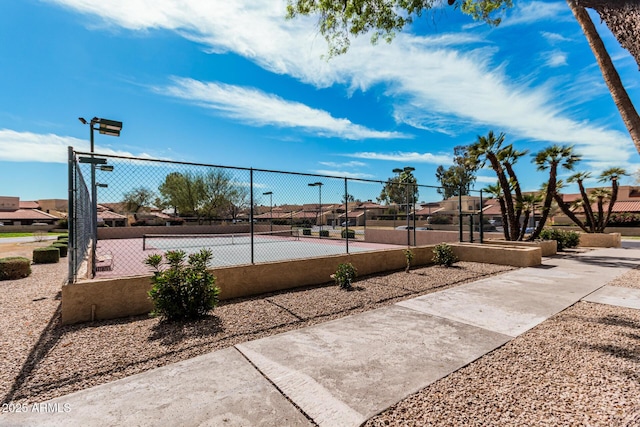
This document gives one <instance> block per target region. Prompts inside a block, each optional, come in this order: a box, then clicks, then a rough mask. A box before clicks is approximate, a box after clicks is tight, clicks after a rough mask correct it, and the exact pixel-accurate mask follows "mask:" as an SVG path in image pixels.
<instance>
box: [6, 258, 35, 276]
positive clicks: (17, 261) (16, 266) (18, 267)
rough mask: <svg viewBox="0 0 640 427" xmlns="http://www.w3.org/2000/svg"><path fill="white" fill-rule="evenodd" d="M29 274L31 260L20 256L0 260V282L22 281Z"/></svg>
mask: <svg viewBox="0 0 640 427" xmlns="http://www.w3.org/2000/svg"><path fill="white" fill-rule="evenodd" d="M30 274H31V260H29V258H24V257H20V256H14V257H8V258H0V280H15V279H22V278H23V277H27V276H28V275H30Z"/></svg>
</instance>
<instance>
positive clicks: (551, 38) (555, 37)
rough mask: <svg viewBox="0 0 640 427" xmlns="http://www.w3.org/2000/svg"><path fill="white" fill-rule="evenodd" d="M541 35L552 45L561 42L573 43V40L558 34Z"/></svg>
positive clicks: (545, 33) (542, 33) (546, 32)
mask: <svg viewBox="0 0 640 427" xmlns="http://www.w3.org/2000/svg"><path fill="white" fill-rule="evenodd" d="M540 35H541V36H542V37H544V39H545V40H546V41H547V42H549V43H550V44H556V43H559V42H568V41H571V39H569V38H567V37H565V36H563V35H562V34H558V33H552V32H549V31H541V32H540Z"/></svg>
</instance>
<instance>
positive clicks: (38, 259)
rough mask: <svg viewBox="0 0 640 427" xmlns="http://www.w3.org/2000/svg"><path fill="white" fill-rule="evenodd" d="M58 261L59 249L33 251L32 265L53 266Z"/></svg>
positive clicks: (52, 247) (50, 248) (47, 248)
mask: <svg viewBox="0 0 640 427" xmlns="http://www.w3.org/2000/svg"><path fill="white" fill-rule="evenodd" d="M58 261H60V249H58V248H56V247H54V246H47V247H46V248H36V249H34V250H33V262H34V264H53V263H56V262H58Z"/></svg>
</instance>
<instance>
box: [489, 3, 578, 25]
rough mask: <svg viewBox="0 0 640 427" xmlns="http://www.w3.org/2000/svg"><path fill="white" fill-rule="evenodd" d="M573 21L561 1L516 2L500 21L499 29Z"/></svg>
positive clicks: (566, 7) (567, 7) (569, 12)
mask: <svg viewBox="0 0 640 427" xmlns="http://www.w3.org/2000/svg"><path fill="white" fill-rule="evenodd" d="M571 19H573V15H572V14H571V11H570V10H569V6H567V4H566V3H565V2H563V1H555V2H543V1H531V2H517V3H516V7H514V8H513V9H512V10H511V11H510V12H509V14H508V16H507V17H506V18H504V19H503V20H502V23H501V24H500V27H503V28H504V27H507V26H513V25H525V24H533V23H534V22H539V21H547V20H554V21H568V20H571Z"/></svg>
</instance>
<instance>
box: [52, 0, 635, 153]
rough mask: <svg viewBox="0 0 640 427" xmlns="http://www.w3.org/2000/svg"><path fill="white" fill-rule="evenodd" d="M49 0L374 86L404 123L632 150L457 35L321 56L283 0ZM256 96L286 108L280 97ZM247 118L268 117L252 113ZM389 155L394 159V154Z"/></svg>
mask: <svg viewBox="0 0 640 427" xmlns="http://www.w3.org/2000/svg"><path fill="white" fill-rule="evenodd" d="M51 1H54V0H51ZM57 3H59V4H64V5H66V6H68V7H71V8H73V9H75V10H77V11H80V12H82V13H87V14H94V15H97V16H100V17H101V18H103V19H104V20H105V21H106V22H107V23H111V24H113V25H117V26H121V27H124V28H128V29H132V30H138V31H140V30H147V29H152V28H163V29H167V30H172V31H175V32H177V33H179V34H181V35H183V36H184V37H187V38H189V39H192V40H197V41H198V42H200V43H203V44H204V45H206V46H207V47H208V48H209V49H210V50H211V51H212V52H234V53H236V54H238V55H242V56H244V57H245V58H248V59H250V60H252V61H254V62H255V63H256V64H258V65H259V66H261V67H263V68H264V69H266V70H269V71H271V72H274V73H278V74H286V75H289V76H292V77H294V78H296V79H298V80H300V81H302V82H305V83H308V84H312V85H314V86H316V87H328V86H332V85H336V84H342V85H347V86H349V87H350V88H351V89H350V90H352V91H353V90H358V89H360V90H363V91H365V90H368V89H369V88H371V87H372V86H375V85H383V86H384V87H386V88H387V90H386V93H385V95H386V96H388V97H389V99H390V100H391V102H392V103H393V105H394V112H393V114H394V117H396V120H398V121H399V122H400V123H403V124H407V125H410V126H416V127H420V128H425V129H430V130H434V131H439V132H443V133H446V134H450V135H451V134H454V133H455V132H456V129H460V128H461V127H462V128H464V127H465V126H466V128H467V129H466V130H472V131H473V132H480V133H481V132H484V129H487V128H497V129H501V130H504V131H505V132H507V134H509V136H510V137H513V138H515V139H525V140H531V141H539V142H540V143H542V144H545V145H546V144H549V143H560V144H575V145H576V148H577V149H578V150H579V151H580V152H581V153H582V154H583V155H584V156H585V160H588V161H600V160H601V159H607V161H610V162H611V163H614V164H616V163H617V164H624V163H625V162H628V161H629V158H630V156H631V153H632V149H633V145H632V144H631V142H630V139H629V137H628V136H627V135H626V134H624V133H622V132H619V131H616V130H611V129H610V128H607V127H605V126H602V125H598V124H594V123H591V122H588V121H579V120H576V119H575V118H574V117H571V116H568V115H567V114H566V113H565V112H563V110H562V108H561V107H558V106H557V105H558V103H557V102H556V101H557V100H558V99H562V93H554V91H553V88H551V87H550V86H547V87H541V88H532V87H530V86H529V85H528V84H527V82H524V83H523V82H517V81H514V80H513V79H512V78H510V77H509V76H508V75H507V74H506V71H505V68H506V67H505V64H502V65H501V64H497V65H496V64H495V63H494V59H493V56H494V54H495V52H496V49H497V47H495V46H491V47H482V46H478V47H477V48H476V49H474V50H470V51H468V50H467V51H466V52H465V51H462V50H454V49H453V48H452V47H451V46H454V45H455V46H460V45H461V44H464V43H465V41H464V40H463V38H461V37H458V38H457V39H456V37H454V36H449V39H450V40H449V41H447V40H446V38H443V39H442V40H441V42H440V43H430V41H431V42H432V41H433V40H434V39H433V37H418V36H414V35H412V34H410V33H407V32H405V33H400V34H399V35H398V36H397V37H396V39H395V40H394V42H393V43H392V44H390V45H387V44H384V43H381V44H379V45H378V46H371V45H370V44H369V40H368V38H367V37H360V38H357V39H355V40H354V41H353V43H352V48H351V50H350V52H349V53H348V54H347V55H343V56H340V57H338V58H335V59H332V60H331V61H324V60H322V59H320V57H321V55H322V54H324V53H326V44H325V42H324V39H323V38H322V37H321V36H320V35H318V34H317V26H316V23H315V19H314V18H297V19H295V20H291V21H286V20H284V18H283V17H284V14H285V11H284V4H285V3H284V2H283V1H279V2H274V1H269V0H264V1H258V0H251V1H248V0H247V1H240V0H237V1H226V0H225V1H223V0H221V1H196V0H192V1H187V0H183V1H181V2H179V3H178V2H176V1H175V0H153V1H152V0H112V1H111V2H110V5H109V7H104V3H103V2H102V1H101V0H57ZM572 19H573V17H572V16H571V13H570V11H569V9H568V7H567V5H566V4H565V3H564V2H540V1H531V2H521V3H519V4H518V6H517V7H516V8H515V9H513V10H512V11H510V12H509V13H508V14H507V17H506V18H505V19H504V20H503V23H502V24H501V26H500V27H499V29H498V31H500V30H501V29H503V28H508V27H509V26H516V25H528V24H531V23H533V22H539V21H543V20H550V21H556V22H557V21H562V22H564V21H567V22H568V21H571V20H572ZM454 40H455V42H454ZM476 42H477V40H469V43H476ZM594 72H597V70H595V69H594ZM210 89H211V88H210ZM228 89H229V88H227V90H228ZM213 90H214V91H215V90H220V89H219V88H218V89H215V88H214V89H213ZM223 91H224V89H223ZM260 96H264V97H267V98H269V99H268V100H270V101H271V102H276V103H277V102H281V103H282V104H283V109H285V110H286V108H287V101H284V100H279V101H274V99H275V100H277V98H275V97H271V96H270V95H266V94H261V95H260ZM201 102H206V101H205V100H202V101H201ZM211 105H212V106H214V108H217V109H219V110H220V111H225V112H226V114H230V115H233V114H239V113H238V112H237V111H236V110H234V108H232V107H231V106H228V105H227V104H223V103H222V102H220V101H215V102H213V103H211ZM306 113H307V114H308V115H309V116H308V118H307V120H309V121H310V122H309V123H310V128H311V129H316V128H315V127H314V126H316V125H315V124H314V121H313V120H312V118H313V117H314V114H315V115H318V114H319V113H318V112H317V111H315V110H313V109H310V110H309V111H307V112H306ZM323 113H325V114H326V116H323V117H322V119H321V121H326V122H332V121H333V120H337V121H338V124H339V125H340V126H342V129H343V130H342V132H345V133H346V134H347V135H351V136H352V137H355V136H356V135H357V134H358V133H360V132H374V133H375V132H376V131H370V130H367V129H359V128H357V125H353V126H356V128H355V129H356V130H353V128H351V126H352V125H350V124H349V123H348V121H347V122H340V120H341V119H333V118H331V116H330V114H329V113H326V112H323ZM320 116H322V114H320ZM253 120H255V121H256V122H260V120H263V121H265V120H267V119H266V118H264V117H260V116H259V115H256V117H254V118H253ZM344 120H346V119H344ZM334 124H335V123H334ZM334 124H332V125H331V126H333V125H334ZM340 126H338V127H340ZM478 128H481V129H482V131H478V130H477V129H478ZM319 129H322V127H319ZM389 160H395V156H393V155H392V156H390V157H389Z"/></svg>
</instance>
